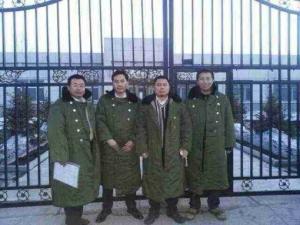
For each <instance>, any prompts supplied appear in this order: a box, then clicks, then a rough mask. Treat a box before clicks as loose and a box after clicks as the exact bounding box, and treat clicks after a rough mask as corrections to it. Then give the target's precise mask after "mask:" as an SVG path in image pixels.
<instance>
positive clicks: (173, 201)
mask: <svg viewBox="0 0 300 225" xmlns="http://www.w3.org/2000/svg"><path fill="white" fill-rule="evenodd" d="M165 201H166V203H167V209H168V210H177V203H178V198H167V199H166V200H165ZM149 205H150V210H153V211H159V210H160V203H159V202H156V201H153V200H152V199H149Z"/></svg>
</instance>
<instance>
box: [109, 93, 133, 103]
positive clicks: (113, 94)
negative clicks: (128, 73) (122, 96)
mask: <svg viewBox="0 0 300 225" xmlns="http://www.w3.org/2000/svg"><path fill="white" fill-rule="evenodd" d="M106 94H107V95H109V96H111V97H115V90H111V91H106ZM126 94H127V99H128V100H129V101H130V102H132V103H137V102H138V101H139V98H138V97H137V96H136V94H134V93H131V92H130V91H129V90H126Z"/></svg>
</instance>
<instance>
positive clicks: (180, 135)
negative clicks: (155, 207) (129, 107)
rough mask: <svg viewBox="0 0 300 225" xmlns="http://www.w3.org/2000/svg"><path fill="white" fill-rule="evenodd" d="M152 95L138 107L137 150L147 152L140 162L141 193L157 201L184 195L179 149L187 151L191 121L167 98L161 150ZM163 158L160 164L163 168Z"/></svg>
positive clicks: (178, 103)
mask: <svg viewBox="0 0 300 225" xmlns="http://www.w3.org/2000/svg"><path fill="white" fill-rule="evenodd" d="M154 100H155V95H150V96H147V97H145V98H144V99H143V102H142V104H141V107H140V108H139V120H138V123H137V125H138V134H137V148H138V149H139V151H140V154H142V153H148V155H149V156H148V158H147V159H144V161H143V192H144V195H145V196H146V197H148V198H149V199H152V200H154V201H157V202H162V201H164V200H165V199H167V198H173V197H178V196H180V195H182V194H183V193H184V189H185V173H184V164H185V162H184V160H183V159H182V157H181V156H180V154H179V151H180V149H181V148H182V149H185V150H187V151H189V150H190V145H191V134H192V133H191V121H190V118H189V117H188V115H187V113H186V112H187V111H186V108H185V105H184V104H183V103H182V102H181V100H180V98H179V97H175V96H173V97H170V100H169V106H168V116H167V122H166V128H165V147H164V154H163V151H162V140H161V139H162V137H161V134H160V129H159V126H158V121H157V116H156V111H155V108H154V106H153V101H154ZM163 158H164V165H163Z"/></svg>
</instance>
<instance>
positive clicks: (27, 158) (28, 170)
mask: <svg viewBox="0 0 300 225" xmlns="http://www.w3.org/2000/svg"><path fill="white" fill-rule="evenodd" d="M25 96H26V99H25V101H26V102H25V104H26V109H25V117H26V121H28V120H29V115H28V105H29V102H28V97H27V96H28V84H27V85H26V86H25ZM26 177H27V186H30V168H29V129H28V125H27V126H26Z"/></svg>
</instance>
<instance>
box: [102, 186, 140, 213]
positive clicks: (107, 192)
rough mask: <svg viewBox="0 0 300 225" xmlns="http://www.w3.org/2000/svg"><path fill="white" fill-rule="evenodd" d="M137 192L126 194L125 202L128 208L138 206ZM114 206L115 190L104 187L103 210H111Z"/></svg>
mask: <svg viewBox="0 0 300 225" xmlns="http://www.w3.org/2000/svg"><path fill="white" fill-rule="evenodd" d="M135 197H136V194H135V193H134V194H127V195H125V203H126V206H127V208H128V209H133V208H136V202H135ZM112 207H113V190H112V189H106V188H103V210H111V209H112Z"/></svg>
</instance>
